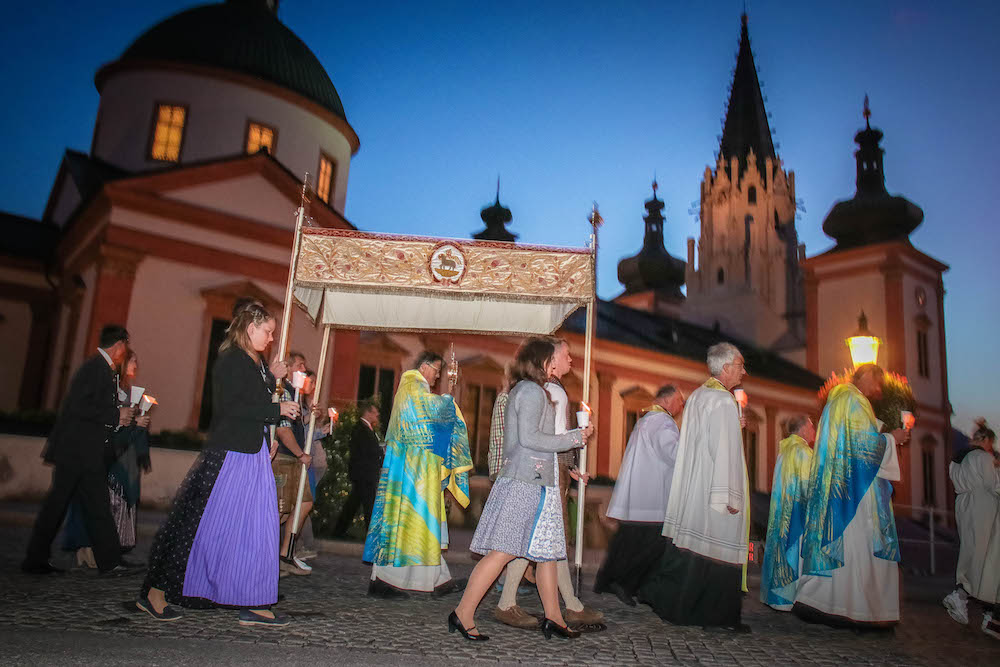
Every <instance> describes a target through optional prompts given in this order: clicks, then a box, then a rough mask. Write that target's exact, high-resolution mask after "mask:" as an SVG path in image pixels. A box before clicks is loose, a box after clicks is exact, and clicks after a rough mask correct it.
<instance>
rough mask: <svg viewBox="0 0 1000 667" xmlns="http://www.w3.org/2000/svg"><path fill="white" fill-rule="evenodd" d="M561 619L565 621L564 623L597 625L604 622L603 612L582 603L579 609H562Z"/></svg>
mask: <svg viewBox="0 0 1000 667" xmlns="http://www.w3.org/2000/svg"><path fill="white" fill-rule="evenodd" d="M563 619H564V620H565V621H566V625H573V626H576V625H597V624H598V623H603V622H604V614H603V613H601V612H599V611H597V610H596V609H591V608H590V607H588V606H587V605H584V606H583V609H582V610H581V611H573V610H572V609H566V610H564V611H563Z"/></svg>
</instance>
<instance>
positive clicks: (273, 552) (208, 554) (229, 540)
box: [142, 440, 279, 608]
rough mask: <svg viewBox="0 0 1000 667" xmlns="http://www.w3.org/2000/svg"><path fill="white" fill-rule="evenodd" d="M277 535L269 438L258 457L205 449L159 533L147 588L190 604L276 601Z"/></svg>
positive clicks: (250, 604)
mask: <svg viewBox="0 0 1000 667" xmlns="http://www.w3.org/2000/svg"><path fill="white" fill-rule="evenodd" d="M278 540H279V526H278V500H277V492H276V490H275V486H274V473H273V472H272V471H271V460H270V456H269V453H268V447H267V441H266V440H265V441H264V444H263V445H262V446H261V448H260V451H258V452H257V453H256V454H241V453H239V452H229V451H225V450H215V449H213V450H205V451H203V452H202V453H201V455H200V456H199V457H198V460H197V461H196V462H195V464H194V465H193V466H192V467H191V470H190V471H189V472H188V474H187V477H186V478H185V479H184V482H183V483H182V484H181V488H180V490H179V491H178V492H177V496H176V497H175V498H174V505H173V507H172V508H171V510H170V514H169V516H168V517H167V522H166V523H165V524H164V525H163V526H162V527H161V528H160V530H159V532H157V534H156V539H155V540H154V542H153V548H152V550H151V551H150V556H149V571H148V573H147V575H146V581H145V582H144V584H143V588H142V593H143V595H146V594H148V592H149V589H150V588H159V589H161V590H163V591H164V594H165V596H166V599H167V602H170V603H171V604H179V605H182V606H184V607H191V608H209V607H216V606H227V607H251V608H259V607H266V606H267V605H271V604H274V603H275V602H277V599H278V548H279V542H278Z"/></svg>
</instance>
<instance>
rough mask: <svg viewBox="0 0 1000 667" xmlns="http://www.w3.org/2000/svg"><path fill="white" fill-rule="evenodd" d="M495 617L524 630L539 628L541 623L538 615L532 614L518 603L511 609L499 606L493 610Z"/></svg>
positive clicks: (505, 623)
mask: <svg viewBox="0 0 1000 667" xmlns="http://www.w3.org/2000/svg"><path fill="white" fill-rule="evenodd" d="M493 618H495V619H497V620H498V621H500V622H501V623H503V624H504V625H509V626H511V627H513V628H520V629H522V630H537V629H538V625H539V620H538V617H537V616H532V615H531V614H529V613H528V612H526V611H525V610H523V609H521V608H520V607H519V606H517V605H516V604H515V605H513V606H512V607H510V608H509V609H501V608H500V607H497V608H496V609H494V610H493Z"/></svg>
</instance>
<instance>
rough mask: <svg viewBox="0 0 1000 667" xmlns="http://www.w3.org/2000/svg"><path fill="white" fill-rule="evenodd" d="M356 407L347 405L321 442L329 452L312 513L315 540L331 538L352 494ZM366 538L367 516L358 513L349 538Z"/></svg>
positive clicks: (319, 442)
mask: <svg viewBox="0 0 1000 667" xmlns="http://www.w3.org/2000/svg"><path fill="white" fill-rule="evenodd" d="M358 417H359V415H358V410H357V407H356V406H353V405H352V406H345V407H344V408H343V409H342V410H341V411H340V419H339V420H338V421H337V424H336V426H334V428H333V430H332V432H331V433H330V435H328V436H327V437H325V438H323V439H322V440H320V441H318V442H317V443H316V444H321V445H322V446H323V450H324V451H325V452H326V463H327V466H328V467H327V470H326V474H325V475H323V478H322V479H321V480H320V481H319V484H317V486H316V497H315V498H314V499H313V500H314V503H315V504H314V505H313V511H312V526H313V534H314V535H315V536H316V537H327V538H328V537H332V536H333V529H334V528H335V527H336V525H337V519H338V518H339V517H340V511H341V510H342V509H343V507H344V503H345V502H346V501H347V496H348V495H349V494H350V493H351V479H350V474H349V472H350V471H349V468H348V466H349V464H350V458H351V431H353V430H354V426H355V425H356V424H357V423H358ZM365 536H366V531H365V517H364V514H363V513H362V512H361V511H360V510H359V511H358V513H357V514H356V515H355V517H354V522H353V523H352V524H351V526H350V528H349V529H348V531H347V538H348V539H352V540H356V541H361V540H364V539H365Z"/></svg>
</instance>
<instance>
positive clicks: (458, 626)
mask: <svg viewBox="0 0 1000 667" xmlns="http://www.w3.org/2000/svg"><path fill="white" fill-rule="evenodd" d="M475 629H476V626H474V625H470V626H469V628H468V630H467V629H466V628H465V626H464V625H462V621H460V620H458V614H456V613H455V612H451V614H449V615H448V632H455V630H458V631H459V632H461V633H462V636H463V637H465V638H466V639H468V640H469V641H470V642H484V641H486V640H488V639H489V638H490V636H489V635H480V634H475V635H473V634H469V630H475Z"/></svg>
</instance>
